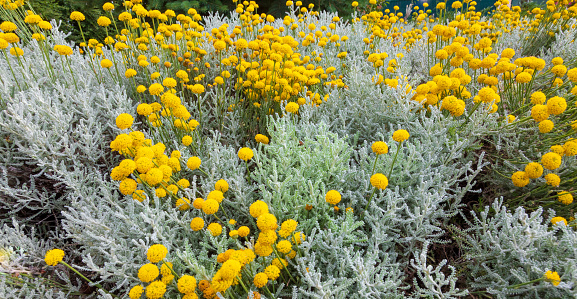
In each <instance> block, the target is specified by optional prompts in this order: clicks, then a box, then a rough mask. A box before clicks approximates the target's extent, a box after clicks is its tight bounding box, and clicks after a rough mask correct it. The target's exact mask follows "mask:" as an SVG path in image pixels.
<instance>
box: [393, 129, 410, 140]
mask: <svg viewBox="0 0 577 299" xmlns="http://www.w3.org/2000/svg"><path fill="white" fill-rule="evenodd" d="M407 139H409V132H407V130H397V131H395V132H394V133H393V140H394V141H396V142H403V141H405V140H407Z"/></svg>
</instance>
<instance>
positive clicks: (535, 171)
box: [525, 162, 543, 179]
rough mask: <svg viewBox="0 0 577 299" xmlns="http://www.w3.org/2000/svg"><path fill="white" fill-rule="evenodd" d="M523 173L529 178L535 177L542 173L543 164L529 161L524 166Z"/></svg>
mask: <svg viewBox="0 0 577 299" xmlns="http://www.w3.org/2000/svg"><path fill="white" fill-rule="evenodd" d="M525 173H526V174H527V176H528V177H529V178H530V179H536V178H538V177H540V176H542V175H543V166H541V164H539V163H537V162H531V163H529V164H527V165H526V166H525Z"/></svg>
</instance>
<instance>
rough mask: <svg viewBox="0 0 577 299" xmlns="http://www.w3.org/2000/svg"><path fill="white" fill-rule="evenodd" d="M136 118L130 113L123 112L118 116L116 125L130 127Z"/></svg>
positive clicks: (122, 128) (124, 127) (122, 127)
mask: <svg viewBox="0 0 577 299" xmlns="http://www.w3.org/2000/svg"><path fill="white" fill-rule="evenodd" d="M133 122H134V118H133V117H132V115H130V114H128V113H122V114H120V115H119V116H117V117H116V126H117V127H118V128H119V129H121V130H124V129H128V128H130V127H131V126H132V123H133Z"/></svg>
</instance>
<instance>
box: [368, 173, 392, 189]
mask: <svg viewBox="0 0 577 299" xmlns="http://www.w3.org/2000/svg"><path fill="white" fill-rule="evenodd" d="M371 185H373V187H375V188H378V189H385V188H387V186H388V185H389V180H388V179H387V177H386V176H385V175H384V174H382V173H375V174H373V175H372V176H371Z"/></svg>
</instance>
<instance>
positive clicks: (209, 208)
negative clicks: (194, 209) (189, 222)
mask: <svg viewBox="0 0 577 299" xmlns="http://www.w3.org/2000/svg"><path fill="white" fill-rule="evenodd" d="M218 207H219V205H218V201H216V200H214V199H212V198H209V199H207V200H205V201H204V203H203V204H202V211H203V212H204V213H205V214H207V215H212V214H214V213H216V212H217V211H218Z"/></svg>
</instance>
